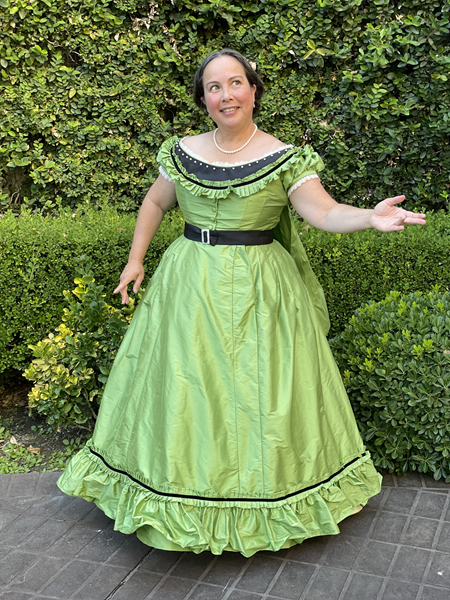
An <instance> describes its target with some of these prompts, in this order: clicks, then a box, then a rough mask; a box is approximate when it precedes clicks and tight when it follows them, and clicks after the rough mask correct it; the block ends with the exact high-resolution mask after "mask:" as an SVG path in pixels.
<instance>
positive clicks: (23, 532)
mask: <svg viewBox="0 0 450 600" xmlns="http://www.w3.org/2000/svg"><path fill="white" fill-rule="evenodd" d="M46 520H47V519H46V518H45V517H36V516H34V515H19V516H18V517H17V518H16V519H15V520H14V521H11V522H10V523H9V524H8V525H6V527H4V528H3V530H2V537H1V539H2V544H4V545H5V546H17V545H18V544H20V542H22V541H23V540H24V539H25V538H26V537H28V536H29V535H30V533H31V532H32V531H34V530H35V529H37V528H38V527H40V526H41V525H42V524H43V523H45V521H46Z"/></svg>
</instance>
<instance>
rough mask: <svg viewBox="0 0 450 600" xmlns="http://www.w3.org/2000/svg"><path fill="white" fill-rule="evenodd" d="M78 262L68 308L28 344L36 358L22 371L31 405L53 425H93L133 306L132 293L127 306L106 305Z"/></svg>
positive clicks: (87, 269)
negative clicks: (29, 384) (45, 334)
mask: <svg viewBox="0 0 450 600" xmlns="http://www.w3.org/2000/svg"><path fill="white" fill-rule="evenodd" d="M80 262H81V263H82V265H81V269H80V276H79V277H77V278H76V279H75V284H76V287H75V289H74V290H73V292H69V291H64V298H65V300H66V303H67V304H68V308H64V315H63V322H62V323H61V324H60V325H59V327H58V328H57V335H54V334H53V333H50V334H49V336H48V337H47V338H45V339H44V340H42V341H40V342H38V343H37V344H36V345H34V346H33V345H31V346H30V348H31V350H33V354H34V357H35V358H34V360H33V362H32V363H31V365H30V366H29V367H28V368H27V369H26V370H25V372H24V376H25V377H26V378H27V379H30V380H31V381H34V383H35V385H34V387H33V389H32V390H31V392H30V394H29V406H30V409H31V410H32V411H35V412H37V413H39V414H41V415H43V416H44V417H45V419H46V421H47V423H49V424H50V425H52V426H53V427H54V428H55V429H56V428H58V427H61V426H70V425H72V426H78V427H82V428H86V429H92V426H93V424H94V422H95V419H96V418H97V409H98V406H99V403H100V401H101V398H102V394H103V388H104V385H105V383H106V381H107V379H108V375H109V372H110V369H111V366H112V363H113V361H114V358H115V356H116V354H117V350H118V349H119V346H120V343H121V341H122V338H123V336H124V335H125V331H126V330H127V327H128V324H129V322H130V321H131V318H132V316H133V313H134V310H135V301H134V299H133V298H130V303H129V305H128V306H121V307H120V308H114V307H113V306H110V305H108V304H107V303H106V302H105V300H104V297H105V294H104V293H103V290H104V286H102V285H99V284H97V283H96V282H95V278H94V274H93V272H92V271H91V270H90V268H91V266H92V265H91V264H90V262H89V260H88V259H87V257H80ZM143 292H144V290H143V289H141V290H140V292H139V296H140V295H142V294H143Z"/></svg>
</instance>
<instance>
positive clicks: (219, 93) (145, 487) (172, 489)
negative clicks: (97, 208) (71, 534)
mask: <svg viewBox="0 0 450 600" xmlns="http://www.w3.org/2000/svg"><path fill="white" fill-rule="evenodd" d="M194 90H195V91H194V94H195V99H196V102H197V103H198V104H199V105H200V106H202V107H203V108H205V109H206V110H207V111H208V113H209V115H210V116H211V118H212V120H213V121H214V122H215V123H216V126H217V128H216V130H215V131H210V132H208V133H204V134H201V135H198V136H190V137H186V138H184V139H182V140H180V139H178V138H177V137H173V138H170V139H168V140H167V141H166V142H164V144H163V145H162V147H161V149H160V152H159V154H158V161H159V163H160V173H161V176H160V177H159V178H158V179H157V181H156V182H155V183H154V185H153V186H152V187H151V189H150V190H149V192H148V194H147V196H146V198H145V199H144V202H143V205H142V208H141V211H140V214H139V218H138V221H137V223H136V229H135V234H134V239H133V244H132V247H131V251H130V257H129V261H128V264H127V265H126V267H125V269H124V271H123V273H122V275H121V278H120V284H119V286H118V287H117V288H116V290H115V292H116V293H119V292H120V293H121V295H122V301H123V302H128V294H127V288H128V285H129V284H130V283H131V282H132V281H134V282H135V283H134V285H133V291H134V292H137V291H138V289H139V286H140V284H141V282H142V280H143V277H144V270H143V266H142V260H143V257H144V255H145V252H146V250H147V247H148V245H149V243H150V241H151V239H152V238H153V236H154V234H155V232H156V230H157V229H158V227H159V224H160V223H161V220H162V218H163V216H164V213H165V212H166V211H167V210H168V208H169V207H171V206H173V205H174V204H175V202H176V201H178V203H179V205H180V207H181V210H182V212H183V215H184V217H185V221H186V223H185V232H184V236H182V237H180V238H178V239H177V240H176V241H175V242H174V243H173V244H172V245H171V246H170V247H169V249H168V250H167V251H166V253H165V255H164V257H163V260H162V261H161V263H160V264H159V267H158V269H157V270H156V271H155V273H154V275H153V277H152V279H151V281H150V283H149V285H148V286H147V289H146V291H145V294H144V297H143V299H142V301H141V303H140V305H139V306H138V308H137V310H136V312H135V315H134V317H133V319H132V322H131V324H130V327H129V329H128V331H127V333H126V335H125V337H124V340H123V343H122V345H121V347H120V350H119V352H118V354H117V358H116V360H115V363H114V366H113V368H112V371H111V374H110V377H109V380H108V383H107V385H106V389H105V392H104V395H103V400H102V404H101V407H100V412H99V417H98V421H97V424H96V427H95V431H94V434H93V437H92V439H91V440H90V441H89V442H88V444H87V445H86V447H85V448H84V449H83V450H82V451H81V452H80V453H79V454H78V455H76V456H75V457H74V458H73V459H72V461H71V462H70V464H69V466H68V467H67V469H66V471H65V472H64V474H63V475H62V477H61V478H60V480H59V486H60V487H61V489H62V490H63V491H65V492H66V493H68V494H72V495H76V496H81V497H83V498H85V499H87V500H92V501H94V502H95V503H96V504H97V506H99V507H100V508H101V509H102V510H104V512H105V513H106V514H107V515H108V516H110V517H111V518H113V519H114V520H115V528H116V529H119V530H120V531H123V532H125V533H132V532H134V531H136V532H137V535H138V537H139V538H140V539H141V540H142V541H143V542H145V543H146V544H149V545H150V546H153V547H156V548H163V549H166V550H184V551H193V552H196V553H199V552H202V551H204V550H209V551H211V552H213V553H214V554H221V553H222V552H223V551H233V552H241V553H242V554H244V555H245V556H251V555H252V554H254V553H255V552H257V551H259V550H279V549H281V548H288V547H290V546H293V545H294V544H299V543H301V542H302V541H303V540H305V539H306V538H309V537H313V536H318V535H328V534H337V533H339V528H338V523H339V522H340V521H341V520H342V519H344V518H346V517H348V516H349V515H351V514H352V513H354V512H356V511H358V510H359V509H360V508H361V506H364V505H365V504H366V503H367V501H368V499H369V498H370V497H371V496H373V495H375V494H377V493H378V492H379V490H380V481H381V477H380V476H379V474H378V473H377V472H376V470H375V468H374V466H373V464H372V461H371V458H370V456H369V453H368V452H367V450H366V449H365V447H364V444H363V442H362V439H361V437H360V435H359V432H358V429H357V426H356V421H355V418H354V415H353V413H352V410H351V407H350V403H349V400H348V398H347V395H346V393H345V389H344V386H343V383H342V380H341V376H340V374H339V371H338V369H337V367H336V364H335V362H334V359H333V357H332V354H331V351H330V348H329V345H328V342H327V339H326V334H327V331H328V326H329V322H328V313H327V308H326V304H325V299H324V295H323V292H322V289H321V287H320V285H319V284H318V282H317V280H316V278H315V276H314V274H313V272H312V270H311V267H310V265H309V262H308V260H307V258H306V254H305V252H304V250H303V247H302V245H301V242H300V239H299V237H298V235H297V234H296V232H295V228H294V225H293V222H292V219H291V213H290V210H289V199H290V201H291V203H292V204H293V206H294V207H295V209H296V210H297V211H298V212H299V213H300V214H301V215H302V216H304V217H305V218H307V219H308V220H309V221H310V222H311V223H313V224H314V225H316V226H317V227H321V228H323V229H326V230H328V231H341V232H349V231H357V230H360V229H366V228H369V227H377V228H378V229H381V230H384V231H395V230H398V229H402V228H403V226H404V225H405V224H408V223H424V219H423V216H424V215H414V214H413V213H408V212H406V211H404V210H402V209H400V208H397V207H396V206H395V204H397V203H399V202H401V201H402V199H403V196H398V197H396V198H389V199H387V200H384V201H383V202H381V203H380V204H379V205H378V206H376V207H375V209H373V210H360V209H357V208H354V207H351V206H344V205H341V204H338V203H336V202H335V201H334V200H333V199H332V198H331V197H330V196H329V195H328V194H327V192H326V191H325V190H324V188H323V187H322V186H321V184H320V180H319V176H318V173H319V172H320V171H321V170H322V169H323V163H322V160H321V159H320V157H319V156H318V154H317V153H316V152H314V150H313V149H312V148H311V147H310V146H305V147H304V148H299V147H293V146H291V145H286V144H284V143H283V142H282V141H280V140H278V139H276V138H274V137H273V136H271V135H268V134H266V133H265V132H263V131H260V130H259V129H257V127H256V125H255V124H254V123H253V115H254V113H255V112H256V111H257V110H258V108H259V102H260V99H261V96H262V93H263V86H262V83H261V82H260V80H259V77H258V76H257V75H256V73H255V72H254V71H253V69H252V68H251V66H250V65H249V63H248V62H247V61H246V59H245V58H244V57H242V56H241V55H240V54H238V53H237V52H235V51H233V50H229V49H226V50H223V51H221V52H218V53H214V54H213V55H211V56H209V57H207V58H206V59H205V61H204V62H203V63H202V65H201V66H200V68H199V70H198V72H197V74H196V77H195V85H194ZM234 154H236V155H238V157H239V160H237V161H236V160H233V161H232V162H227V161H224V159H227V160H228V159H229V158H230V155H234Z"/></svg>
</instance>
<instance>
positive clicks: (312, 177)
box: [287, 173, 319, 197]
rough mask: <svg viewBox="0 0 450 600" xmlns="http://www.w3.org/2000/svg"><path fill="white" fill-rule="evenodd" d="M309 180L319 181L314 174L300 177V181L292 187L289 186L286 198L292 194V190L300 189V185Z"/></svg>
mask: <svg viewBox="0 0 450 600" xmlns="http://www.w3.org/2000/svg"><path fill="white" fill-rule="evenodd" d="M309 179H319V176H318V175H317V174H316V173H312V174H311V175H306V176H305V177H302V178H301V179H299V180H298V181H297V182H296V183H294V185H291V187H290V188H289V189H288V191H287V195H288V197H289V196H290V195H291V194H292V192H293V191H294V190H296V189H297V188H298V187H300V186H301V185H302V183H305V181H308V180H309Z"/></svg>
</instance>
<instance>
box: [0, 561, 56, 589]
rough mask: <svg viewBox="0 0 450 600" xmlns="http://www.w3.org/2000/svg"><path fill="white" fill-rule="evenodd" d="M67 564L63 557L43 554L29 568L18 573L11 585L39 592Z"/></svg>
mask: <svg viewBox="0 0 450 600" xmlns="http://www.w3.org/2000/svg"><path fill="white" fill-rule="evenodd" d="M65 564H66V560H65V559H63V558H53V557H51V556H42V557H41V558H39V560H38V561H37V562H36V563H34V564H33V565H32V566H31V567H30V568H29V569H27V570H26V571H24V572H22V573H20V574H19V575H17V577H15V578H14V579H13V581H12V582H11V584H10V585H11V587H17V588H20V589H21V590H29V591H33V592H37V591H39V590H40V589H41V588H43V587H44V586H45V585H46V584H47V583H48V582H49V580H50V579H51V578H52V577H54V576H55V575H56V574H57V573H58V571H60V570H61V569H62V568H63V567H64V565H65Z"/></svg>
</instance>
